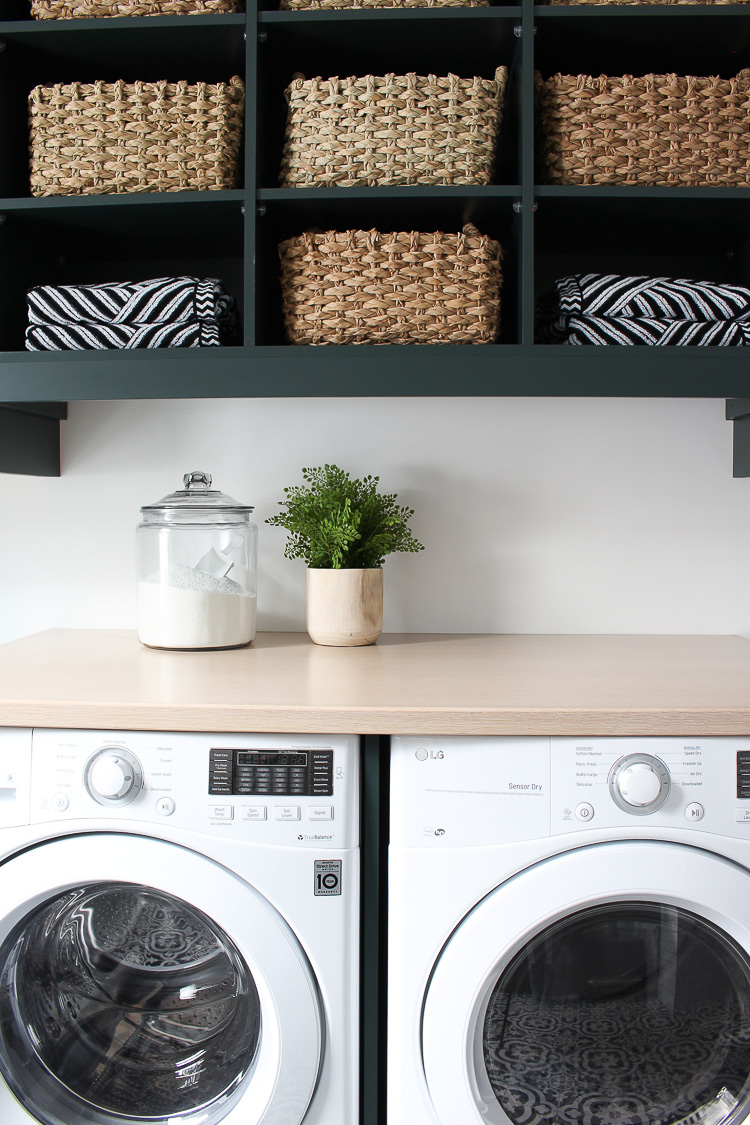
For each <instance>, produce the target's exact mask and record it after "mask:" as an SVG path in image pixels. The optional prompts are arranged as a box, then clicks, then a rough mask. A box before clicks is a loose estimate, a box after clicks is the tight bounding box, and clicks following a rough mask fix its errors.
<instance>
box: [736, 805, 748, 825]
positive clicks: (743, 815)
mask: <svg viewBox="0 0 750 1125" xmlns="http://www.w3.org/2000/svg"><path fill="white" fill-rule="evenodd" d="M737 821H738V823H740V824H744V823H746V822H748V821H750V809H737Z"/></svg>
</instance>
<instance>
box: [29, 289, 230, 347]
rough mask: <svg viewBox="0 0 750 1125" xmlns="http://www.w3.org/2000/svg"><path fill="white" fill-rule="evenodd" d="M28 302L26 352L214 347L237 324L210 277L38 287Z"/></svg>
mask: <svg viewBox="0 0 750 1125" xmlns="http://www.w3.org/2000/svg"><path fill="white" fill-rule="evenodd" d="M26 300H27V307H28V314H29V327H28V328H27V329H26V347H27V348H28V350H29V351H83V350H85V351H88V350H92V349H104V348H205V347H218V346H219V345H220V344H221V343H222V337H223V336H224V335H225V334H227V333H228V332H230V331H231V329H232V327H233V325H234V321H235V304H234V298H233V297H229V296H227V294H226V293H225V292H224V291H223V288H222V283H221V282H220V281H217V280H216V279H214V278H208V279H206V280H200V279H199V278H196V277H158V278H155V279H153V280H151V281H124V282H113V283H110V284H102V285H39V286H37V287H35V288H34V289H30V290H29V292H28V293H27V295H26Z"/></svg>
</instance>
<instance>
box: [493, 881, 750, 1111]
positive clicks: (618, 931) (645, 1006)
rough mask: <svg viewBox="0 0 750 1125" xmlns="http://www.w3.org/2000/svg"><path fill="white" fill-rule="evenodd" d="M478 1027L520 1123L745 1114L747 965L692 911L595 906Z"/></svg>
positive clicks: (555, 936) (502, 984)
mask: <svg viewBox="0 0 750 1125" xmlns="http://www.w3.org/2000/svg"><path fill="white" fill-rule="evenodd" d="M479 1032H480V1035H481V1046H480V1050H481V1055H482V1060H483V1064H484V1068H485V1070H486V1076H487V1080H488V1082H489V1086H490V1088H491V1091H492V1094H494V1097H495V1098H496V1099H497V1102H498V1103H499V1105H500V1107H501V1108H502V1110H503V1112H504V1113H505V1115H506V1116H507V1118H508V1119H509V1120H510V1122H512V1125H718V1123H719V1122H722V1121H725V1120H727V1118H729V1117H730V1116H733V1115H735V1116H739V1110H743V1116H744V1111H746V1110H747V1103H748V1090H749V1078H750V962H749V961H748V958H747V956H746V955H745V953H744V952H743V951H742V950H741V949H740V948H739V947H738V946H737V945H736V944H735V943H734V942H733V941H731V940H730V939H729V938H728V937H727V935H725V934H723V933H722V932H721V931H720V930H719V929H717V928H716V927H715V926H712V925H710V924H709V923H707V922H706V921H705V920H703V919H701V918H699V917H697V916H696V915H693V914H691V913H689V912H687V911H684V910H679V909H676V908H672V907H664V906H656V905H650V904H633V903H627V904H613V905H607V906H601V907H592V908H589V909H586V910H583V911H581V912H580V913H577V914H574V915H571V916H569V917H567V918H566V919H565V920H563V921H561V922H559V923H556V924H554V925H552V926H550V927H549V928H548V929H546V930H544V931H543V932H542V933H540V934H539V935H538V936H537V937H536V938H534V939H533V940H532V941H530V942H529V943H528V944H527V945H526V946H525V947H524V949H523V950H522V952H520V953H519V954H518V955H517V956H516V957H515V958H514V960H513V961H512V962H511V963H510V964H509V965H508V967H507V968H506V969H505V971H504V972H503V974H502V975H501V977H500V979H499V980H498V982H497V984H496V986H495V988H494V990H493V992H492V994H491V996H490V1000H489V1004H488V1006H487V1009H486V1012H485V1016H484V1021H483V1023H482V1024H481V1025H480V1028H479ZM478 1046H479V1044H478Z"/></svg>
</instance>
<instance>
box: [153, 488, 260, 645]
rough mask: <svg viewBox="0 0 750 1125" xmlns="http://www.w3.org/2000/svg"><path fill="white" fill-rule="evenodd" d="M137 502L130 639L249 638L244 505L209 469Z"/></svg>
mask: <svg viewBox="0 0 750 1125" xmlns="http://www.w3.org/2000/svg"><path fill="white" fill-rule="evenodd" d="M182 482H183V485H184V488H182V489H180V490H179V491H177V492H172V493H170V495H169V496H165V497H164V498H163V499H162V500H159V501H157V502H156V503H155V504H147V505H145V506H144V507H143V508H141V513H142V515H143V522H142V523H140V524H139V525H138V531H137V533H136V545H137V578H138V639H139V640H140V642H141V643H142V644H144V645H148V646H149V647H151V648H180V649H211V648H237V647H239V646H240V645H247V644H250V642H251V641H253V640H254V639H255V605H256V593H257V591H256V570H257V551H258V529H257V527H256V525H255V524H254V523H251V522H250V513H251V512H252V511H253V509H252V507H250V506H249V505H246V504H239V503H238V502H237V501H236V500H233V499H232V497H231V496H227V495H226V494H225V493H223V492H216V491H213V490H212V488H211V476H210V474H209V473H203V472H193V473H186V474H185V476H184V477H183V481H182Z"/></svg>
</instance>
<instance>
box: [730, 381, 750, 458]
mask: <svg viewBox="0 0 750 1125" xmlns="http://www.w3.org/2000/svg"><path fill="white" fill-rule="evenodd" d="M726 417H727V420H728V421H730V422H732V423H734V435H733V442H732V476H734V477H750V398H728V399H727V412H726Z"/></svg>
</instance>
